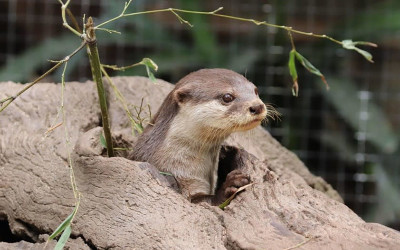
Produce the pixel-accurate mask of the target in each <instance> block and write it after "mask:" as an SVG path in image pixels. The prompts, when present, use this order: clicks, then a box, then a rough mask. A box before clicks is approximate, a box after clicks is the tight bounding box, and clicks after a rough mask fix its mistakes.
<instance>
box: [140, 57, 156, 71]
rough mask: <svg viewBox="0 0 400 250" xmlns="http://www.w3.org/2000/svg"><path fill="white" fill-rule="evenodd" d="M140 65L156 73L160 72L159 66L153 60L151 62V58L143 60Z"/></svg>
mask: <svg viewBox="0 0 400 250" xmlns="http://www.w3.org/2000/svg"><path fill="white" fill-rule="evenodd" d="M140 64H143V65H145V66H146V67H149V68H151V69H152V70H154V71H157V70H158V65H157V64H156V63H155V62H154V61H153V60H151V59H150V58H147V57H146V58H143V59H142V61H141V62H140Z"/></svg>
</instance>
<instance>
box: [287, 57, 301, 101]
mask: <svg viewBox="0 0 400 250" xmlns="http://www.w3.org/2000/svg"><path fill="white" fill-rule="evenodd" d="M295 57H296V50H294V49H293V50H291V51H290V54H289V63H288V66H289V72H290V75H291V76H292V79H293V86H292V93H293V95H294V96H298V95H299V85H298V83H297V70H296V62H295Z"/></svg>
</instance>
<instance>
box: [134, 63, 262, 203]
mask: <svg viewBox="0 0 400 250" xmlns="http://www.w3.org/2000/svg"><path fill="white" fill-rule="evenodd" d="M225 94H231V95H233V96H234V97H235V99H234V100H233V101H232V102H230V103H226V102H224V101H223V96H224V95H225ZM266 114H267V111H266V107H265V105H264V103H263V102H262V101H261V100H260V99H259V97H258V95H257V90H256V87H255V86H254V85H253V84H252V83H251V82H249V81H248V80H247V79H246V78H245V77H243V76H242V75H240V74H237V73H235V72H233V71H230V70H226V69H203V70H199V71H196V72H193V73H191V74H189V75H187V76H185V77H184V78H182V79H181V80H180V81H179V82H178V83H177V84H176V85H175V88H174V89H173V90H172V91H171V92H170V93H169V94H168V96H167V97H166V99H165V100H164V102H163V103H162V105H161V107H160V109H159V110H158V112H157V113H156V115H155V116H154V117H153V119H152V120H151V122H150V124H152V125H149V126H147V127H146V128H145V130H144V132H143V134H142V135H140V136H139V138H138V141H137V143H136V145H135V147H134V152H133V154H132V155H131V157H130V158H132V159H134V160H137V161H147V162H149V163H151V164H153V165H154V166H156V167H157V168H158V169H159V170H160V171H166V172H170V173H172V174H173V175H174V176H175V178H176V179H177V181H178V183H179V186H180V188H181V190H182V193H183V195H184V196H185V197H187V198H189V199H192V198H194V197H198V196H202V195H213V194H214V192H215V188H216V183H217V170H218V157H219V151H220V148H221V143H222V142H223V141H224V140H225V139H226V138H227V137H228V136H229V135H230V134H231V133H233V132H236V131H244V130H248V129H251V128H254V127H255V126H257V125H259V124H260V122H261V120H263V119H264V118H265V116H266Z"/></svg>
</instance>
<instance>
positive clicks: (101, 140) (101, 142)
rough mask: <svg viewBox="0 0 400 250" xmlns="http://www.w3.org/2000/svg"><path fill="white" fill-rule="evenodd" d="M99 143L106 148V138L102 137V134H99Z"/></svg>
mask: <svg viewBox="0 0 400 250" xmlns="http://www.w3.org/2000/svg"><path fill="white" fill-rule="evenodd" d="M100 144H101V145H102V146H103V148H107V143H106V138H104V135H103V134H100Z"/></svg>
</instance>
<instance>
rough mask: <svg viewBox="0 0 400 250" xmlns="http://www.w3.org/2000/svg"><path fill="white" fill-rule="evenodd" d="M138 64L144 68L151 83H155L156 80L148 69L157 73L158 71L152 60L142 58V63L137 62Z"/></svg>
mask: <svg viewBox="0 0 400 250" xmlns="http://www.w3.org/2000/svg"><path fill="white" fill-rule="evenodd" d="M139 64H142V65H144V66H145V67H146V71H147V75H148V76H149V78H150V80H151V81H152V82H155V81H156V78H155V77H154V74H153V72H151V70H150V69H152V70H154V71H157V70H158V66H157V64H156V63H155V62H153V60H151V59H150V58H143V59H142V61H141V62H139Z"/></svg>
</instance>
